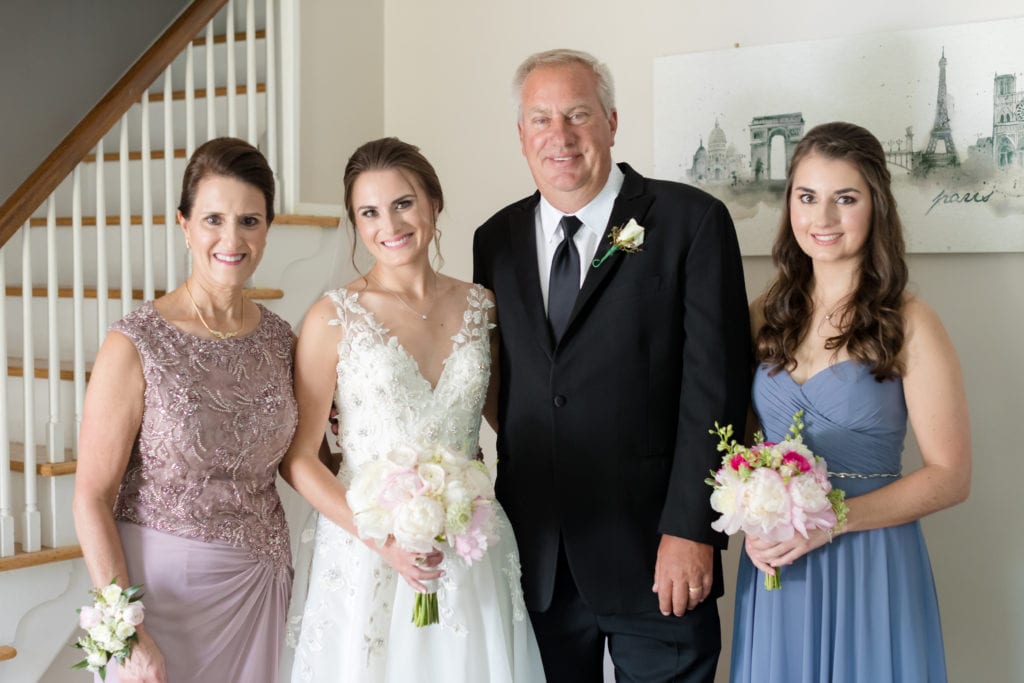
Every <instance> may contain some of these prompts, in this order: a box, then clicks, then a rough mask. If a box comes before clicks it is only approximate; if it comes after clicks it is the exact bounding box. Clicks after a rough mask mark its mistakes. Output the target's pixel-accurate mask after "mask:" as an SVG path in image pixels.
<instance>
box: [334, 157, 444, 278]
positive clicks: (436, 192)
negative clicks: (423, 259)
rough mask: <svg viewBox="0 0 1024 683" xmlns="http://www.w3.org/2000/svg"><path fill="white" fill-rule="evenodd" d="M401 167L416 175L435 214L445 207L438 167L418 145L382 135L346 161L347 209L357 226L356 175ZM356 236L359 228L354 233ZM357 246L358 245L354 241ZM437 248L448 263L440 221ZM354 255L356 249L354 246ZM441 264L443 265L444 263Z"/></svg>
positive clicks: (417, 182)
mask: <svg viewBox="0 0 1024 683" xmlns="http://www.w3.org/2000/svg"><path fill="white" fill-rule="evenodd" d="M387 170H396V171H400V172H401V173H402V174H403V175H408V176H412V177H413V178H414V179H415V181H416V184H417V185H419V187H420V188H421V189H422V190H423V191H424V192H426V193H427V198H428V199H430V201H431V202H432V203H433V204H434V207H435V211H434V214H435V216H436V215H437V214H439V213H441V211H442V210H443V209H444V193H443V192H441V181H440V180H439V179H438V177H437V171H435V170H434V167H433V166H432V165H431V164H430V162H429V161H427V158H426V157H425V156H423V153H422V152H420V148H419V147H417V146H416V145H410V144H409V143H408V142H402V141H401V140H399V139H398V138H393V137H392V138H380V139H379V140H371V141H370V142H367V143H364V144H363V145H361V146H360V147H359V148H358V149H357V150H356V151H355V152H353V153H352V156H351V157H349V160H348V163H347V164H345V176H344V181H343V182H344V185H345V213H346V214H347V215H348V219H349V221H350V222H351V223H352V225H353V226H355V224H356V216H355V211H354V210H353V208H352V188H353V187H355V184H356V179H357V178H358V177H359V176H361V175H362V174H363V173H366V172H367V171H387ZM352 237H353V239H355V232H353V235H352ZM353 247H354V245H353ZM434 248H435V249H436V250H437V258H438V260H439V262H440V264H443V263H444V258H443V257H442V256H441V231H440V229H438V227H437V225H436V222H435V225H434ZM352 252H353V258H354V257H355V249H354V248H353V250H352ZM440 264H439V267H440Z"/></svg>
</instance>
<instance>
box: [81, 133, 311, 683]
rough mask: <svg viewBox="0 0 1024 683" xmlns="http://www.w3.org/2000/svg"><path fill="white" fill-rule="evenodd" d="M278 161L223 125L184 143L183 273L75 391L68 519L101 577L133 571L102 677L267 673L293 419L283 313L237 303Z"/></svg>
mask: <svg viewBox="0 0 1024 683" xmlns="http://www.w3.org/2000/svg"><path fill="white" fill-rule="evenodd" d="M273 202H274V176H273V173H272V172H271V170H270V168H269V166H268V165H267V162H266V160H265V159H264V158H263V155H261V154H260V153H259V151H257V150H256V148H254V147H252V146H251V145H249V144H248V143H246V142H243V141H241V140H236V139H233V138H219V139H216V140H212V141H210V142H208V143H206V144H204V145H202V146H201V147H200V148H199V149H197V150H196V152H195V154H194V155H193V157H192V159H191V160H190V161H189V164H188V167H187V168H186V170H185V178H184V182H183V187H182V195H181V204H180V206H179V208H178V222H179V223H180V224H181V227H182V230H183V232H184V235H185V244H186V246H187V247H188V248H189V249H190V250H191V252H192V272H191V273H190V274H189V276H188V278H187V280H186V281H185V283H184V284H183V285H182V286H181V287H178V288H177V289H175V290H174V291H172V292H169V293H168V294H167V295H165V296H162V297H160V298H159V299H156V300H155V301H148V302H146V303H144V304H143V305H142V306H141V307H140V308H139V309H138V310H136V311H134V312H133V313H131V314H129V315H128V316H126V317H125V318H124V319H122V320H120V321H118V322H116V323H114V324H113V325H112V326H111V328H110V333H109V334H108V335H107V338H106V340H105V341H104V342H103V345H102V347H101V349H100V351H99V354H98V355H97V357H96V364H95V367H94V369H93V373H92V379H91V381H90V382H89V388H88V391H87V393H86V399H85V410H84V414H83V419H82V430H81V437H80V440H79V461H78V476H77V481H76V484H75V505H74V510H75V526H76V528H77V531H78V538H79V541H80V543H81V545H82V552H83V554H84V556H85V562H86V565H87V566H88V568H89V574H90V576H91V577H92V581H93V583H94V584H95V585H96V586H104V585H106V584H108V583H110V581H111V580H112V579H116V580H117V582H118V583H119V584H120V585H122V586H128V585H132V584H139V583H141V584H143V585H144V588H145V596H144V598H143V603H144V604H145V620H144V622H143V623H142V624H141V626H140V628H139V631H138V632H139V642H138V643H136V644H135V646H134V648H133V651H132V655H131V657H130V658H129V659H128V660H127V661H126V662H125V664H124V666H122V667H118V666H117V665H111V666H110V667H109V669H108V672H107V681H120V682H121V683H124V682H126V681H147V682H149V681H154V682H158V683H165V682H168V683H184V682H189V683H200V682H209V683H227V682H230V681H246V682H247V683H248V682H252V681H255V682H258V681H273V680H276V678H277V670H278V658H279V652H280V645H281V643H282V639H283V638H282V636H283V631H284V625H285V612H286V609H287V606H288V600H289V596H290V590H291V579H292V569H291V554H290V546H289V540H288V529H287V526H286V523H285V516H284V511H283V509H282V507H281V501H280V500H279V499H278V496H277V490H276V488H275V477H276V474H277V467H278V463H279V462H280V460H281V458H282V457H283V456H284V453H285V450H286V449H287V447H288V444H289V442H290V441H291V438H292V433H293V431H294V430H295V425H296V405H295V398H294V395H293V392H292V350H293V345H294V341H293V339H294V337H293V334H292V331H291V327H290V326H289V325H288V324H287V323H286V322H285V321H284V320H282V319H281V318H279V317H278V316H276V315H274V314H273V313H271V312H270V311H268V310H266V309H265V308H263V307H262V306H259V305H258V304H255V303H253V302H250V301H247V300H245V298H244V297H243V296H242V287H243V285H244V283H245V282H246V281H247V280H248V279H249V278H250V277H251V276H252V274H253V272H254V271H255V269H256V266H257V265H258V264H259V262H260V258H261V256H262V255H263V251H264V248H265V246H266V241H267V231H268V230H269V228H270V224H271V222H272V221H273V218H274V209H273Z"/></svg>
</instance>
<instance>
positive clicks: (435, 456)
mask: <svg viewBox="0 0 1024 683" xmlns="http://www.w3.org/2000/svg"><path fill="white" fill-rule="evenodd" d="M347 500H348V504H349V507H351V508H352V512H353V515H354V517H355V522H356V528H357V529H358V531H359V536H360V537H362V538H372V539H374V540H375V541H377V542H378V543H380V544H383V543H384V542H385V541H386V540H387V538H388V536H394V537H395V542H396V543H398V545H399V547H401V548H403V549H405V550H408V551H410V552H417V553H429V552H432V551H433V550H434V546H435V544H437V543H446V544H447V545H448V546H449V547H450V548H451V549H452V550H454V551H455V554H456V555H458V556H459V557H461V558H462V559H463V561H465V563H466V564H467V565H470V564H472V563H473V562H476V561H478V560H480V559H481V558H483V556H484V553H486V552H487V548H488V547H490V546H492V545H494V543H495V542H497V540H498V536H497V534H496V532H495V513H494V484H493V482H492V481H491V476H490V474H489V473H488V471H487V466H486V465H485V464H484V463H483V462H480V461H479V460H475V459H473V458H469V457H466V456H465V455H463V454H461V453H452V452H451V451H448V450H446V449H444V448H441V447H428V448H415V447H411V446H403V447H399V448H396V449H394V450H393V451H391V452H390V453H388V454H387V456H386V457H385V458H383V459H381V460H378V461H375V462H372V463H368V464H367V465H365V466H364V467H363V468H361V469H360V470H359V472H358V473H357V474H356V477H355V479H354V480H353V481H352V485H351V486H350V487H349V489H348V494H347ZM413 623H414V624H416V625H417V626H427V625H429V624H436V623H438V606H437V593H434V592H431V593H426V594H422V593H421V594H418V595H417V596H416V604H415V607H414V609H413Z"/></svg>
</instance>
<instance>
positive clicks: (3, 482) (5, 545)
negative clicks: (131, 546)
mask: <svg viewBox="0 0 1024 683" xmlns="http://www.w3.org/2000/svg"><path fill="white" fill-rule="evenodd" d="M21 234H22V235H23V236H24V238H25V239H26V240H27V239H28V228H25V229H24V231H23V232H22V233H21ZM5 253H6V252H5V251H4V249H2V248H0V283H3V285H4V287H6V286H7V264H6V260H7V259H6V257H5ZM6 330H7V297H6V296H0V331H6ZM0 365H2V366H3V373H4V380H5V381H4V389H3V391H0V557H10V556H11V555H13V554H14V514H13V511H12V510H11V442H10V439H9V437H8V434H7V416H8V415H10V412H9V411H8V410H7V381H6V380H7V377H8V374H7V373H8V370H7V335H6V334H5V333H2V332H0Z"/></svg>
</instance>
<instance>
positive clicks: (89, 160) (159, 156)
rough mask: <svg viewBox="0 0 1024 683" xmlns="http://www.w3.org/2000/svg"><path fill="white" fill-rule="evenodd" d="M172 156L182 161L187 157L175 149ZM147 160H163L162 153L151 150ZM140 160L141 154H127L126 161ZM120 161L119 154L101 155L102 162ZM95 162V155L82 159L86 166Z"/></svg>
mask: <svg viewBox="0 0 1024 683" xmlns="http://www.w3.org/2000/svg"><path fill="white" fill-rule="evenodd" d="M173 155H174V158H175V159H184V158H185V157H186V156H188V155H187V154H186V153H185V150H184V149H175V150H174V151H173ZM149 158H150V159H153V160H157V159H163V158H164V151H163V150H162V149H154V150H152V151H151V152H150V153H149ZM141 159H142V152H128V161H140V160H141ZM120 160H121V154H120V152H105V153H104V154H103V161H114V162H116V161H120ZM95 161H96V155H95V154H86V155H85V158H84V159H82V162H83V163H86V164H91V163H93V162H95Z"/></svg>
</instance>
